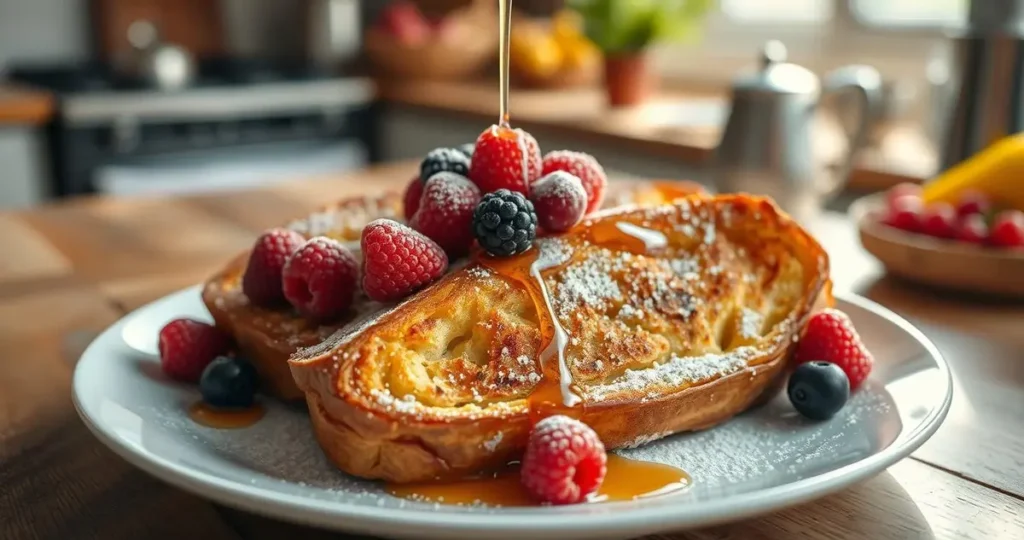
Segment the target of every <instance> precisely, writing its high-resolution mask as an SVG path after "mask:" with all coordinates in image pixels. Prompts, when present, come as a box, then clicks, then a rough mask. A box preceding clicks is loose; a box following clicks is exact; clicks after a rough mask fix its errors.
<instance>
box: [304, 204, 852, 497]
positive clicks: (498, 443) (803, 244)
mask: <svg viewBox="0 0 1024 540" xmlns="http://www.w3.org/2000/svg"><path fill="white" fill-rule="evenodd" d="M709 200H713V201H716V202H714V203H708V202H707V201H709ZM702 201H703V202H702ZM689 203H694V204H730V205H732V208H733V210H736V209H739V210H740V212H736V211H734V212H733V217H732V218H731V219H738V220H743V219H755V218H754V216H756V219H757V220H758V222H757V223H756V224H754V223H751V224H750V227H748V228H747V230H749V231H750V234H751V235H755V236H756V237H757V239H756V241H757V242H763V243H767V244H771V245H773V246H774V245H777V246H779V248H780V249H784V250H785V251H786V253H787V254H790V255H791V256H792V258H793V259H794V260H795V261H797V262H798V264H799V266H800V268H802V273H801V275H802V278H801V280H800V283H799V287H798V297H797V299H796V300H795V302H794V304H793V306H792V309H791V310H790V311H789V312H788V313H787V314H786V316H785V317H784V318H783V319H782V320H780V321H779V323H778V324H776V325H775V326H774V327H773V329H772V330H771V333H770V334H768V335H767V336H770V337H771V338H772V339H771V340H768V339H765V340H764V342H763V343H759V344H758V347H759V348H757V349H756V351H757V354H756V355H754V356H752V357H745V358H744V361H745V364H743V366H744V367H741V368H738V369H736V370H734V371H731V372H728V373H723V374H720V375H719V374H716V375H711V376H702V377H701V378H698V379H695V380H691V381H688V382H687V383H685V384H681V385H679V386H677V387H674V388H662V389H659V390H658V391H657V392H655V393H652V392H650V391H647V389H644V393H643V394H642V395H641V394H640V393H637V392H632V393H630V392H618V393H612V394H611V397H607V396H605V397H599V398H594V395H596V394H593V395H586V396H584V404H585V405H586V406H585V407H582V408H580V407H577V408H576V409H575V410H576V411H577V412H578V411H582V416H581V420H582V421H583V422H585V423H587V424H588V425H590V426H591V427H592V428H593V429H595V430H596V431H597V433H598V434H599V436H600V437H601V439H602V441H603V442H604V443H605V445H606V446H607V447H608V448H610V449H614V448H618V447H623V446H628V445H635V444H640V443H643V442H647V441H651V440H655V439H658V438H661V437H664V436H667V435H669V434H673V433H679V432H685V431H692V430H700V429H704V428H708V427H711V426H714V425H716V424H718V423H720V422H722V421H725V420H727V419H729V418H731V417H733V416H735V415H736V414H739V413H740V412H743V411H745V410H746V409H748V408H749V407H751V406H752V405H753V404H755V403H757V402H760V401H763V400H765V399H767V398H768V397H770V395H772V394H773V393H774V392H776V391H777V390H778V389H779V388H780V387H781V384H782V383H783V380H784V374H785V373H786V371H787V369H788V367H789V364H790V359H791V357H792V351H793V348H794V345H795V343H796V341H797V339H798V337H799V333H800V332H801V331H802V328H803V327H804V324H805V322H806V320H807V318H808V317H809V316H810V314H811V313H812V312H813V310H814V309H816V307H819V306H821V305H831V303H832V297H831V287H830V281H829V278H828V257H827V255H826V253H825V252H824V250H823V249H822V248H821V246H820V245H818V244H817V242H816V241H815V240H814V239H813V238H812V237H811V236H810V235H809V234H808V233H807V232H806V231H804V230H803V229H802V228H800V227H799V226H798V225H797V224H796V223H795V222H793V221H792V220H791V219H790V218H789V217H788V216H786V215H785V214H784V213H783V212H782V211H781V210H779V209H778V208H777V207H776V206H775V205H774V204H772V203H771V202H770V201H767V200H766V199H761V198H755V197H750V196H744V195H739V196H721V197H703V196H698V197H691V198H690V199H689V200H688V201H684V202H683V203H682V204H680V203H678V202H677V203H676V204H675V205H672V207H669V209H670V210H671V209H672V208H675V209H677V210H678V209H679V208H682V207H684V206H686V205H687V204H689ZM740 214H742V215H740ZM630 216H632V218H637V214H635V213H633V214H631V213H630V211H629V210H622V211H618V212H614V213H611V214H609V215H607V216H604V217H603V218H601V219H618V218H623V217H630ZM570 234H572V233H570ZM773 261H774V260H773ZM761 264H762V266H765V267H771V272H776V271H777V268H776V267H777V263H776V262H771V261H761ZM475 272H476V270H474V265H470V267H467V268H464V269H462V270H459V271H456V272H453V273H451V274H449V275H448V276H446V277H445V278H444V279H442V280H441V281H440V282H438V283H437V284H435V285H433V286H432V287H430V288H428V289H426V290H424V291H421V292H420V293H418V294H417V295H414V296H413V297H411V298H409V299H407V300H406V301H405V302H403V303H402V304H401V305H399V306H397V307H394V308H393V309H389V310H387V311H384V312H382V313H379V314H377V315H376V316H374V317H369V318H368V319H367V320H365V321H362V322H359V323H358V324H355V323H354V324H353V325H351V326H350V327H349V328H346V329H344V330H342V331H340V332H339V333H338V334H336V335H335V336H332V338H331V339H329V340H327V341H326V342H324V343H322V344H320V345H318V346H316V347H313V348H311V349H308V350H303V351H299V352H298V353H297V354H296V355H293V357H292V358H291V360H290V361H289V363H290V365H291V369H292V374H293V376H294V379H295V381H296V383H297V385H298V387H299V388H300V389H301V390H303V391H304V392H305V395H306V400H307V405H308V409H309V411H310V415H311V417H312V421H313V427H314V431H315V433H316V437H317V440H318V441H319V443H320V445H321V447H322V448H323V451H324V452H325V454H326V455H327V457H328V458H329V459H330V460H331V461H332V462H333V463H335V464H336V466H337V467H339V468H340V469H341V470H343V471H345V472H347V473H349V474H352V475H355V476H360V477H364V478H370V479H383V480H386V481H390V482H395V483H408V482H417V481H425V480H431V479H437V478H449V477H458V476H464V475H466V474H471V473H475V472H479V471H481V470H486V469H489V468H493V467H499V466H502V465H504V464H505V463H507V462H508V461H509V460H511V459H514V458H516V457H518V456H519V454H520V453H521V451H522V449H523V448H524V447H525V444H526V440H527V437H528V434H529V431H530V428H531V425H532V420H531V414H530V404H529V400H528V399H510V400H498V401H499V403H497V404H496V405H491V404H488V405H487V406H483V407H479V408H470V409H465V408H461V407H460V408H457V409H455V410H445V409H444V408H437V407H429V408H427V407H415V406H413V405H414V404H411V403H409V402H406V401H402V400H401V399H398V398H396V397H394V396H390V394H388V395H389V396H390V397H387V398H385V399H381V395H382V394H384V393H387V392H390V390H388V389H386V388H385V389H384V390H386V392H384V391H382V389H381V388H380V386H379V385H381V384H382V381H386V380H387V374H382V373H380V372H379V370H381V369H384V368H382V367H381V366H382V365H383V364H381V363H380V362H381V360H380V358H378V357H380V356H382V355H383V353H382V352H381V351H386V350H390V349H387V347H388V344H387V343H382V338H381V337H380V336H382V335H383V336H394V335H405V336H406V338H405V339H406V341H408V340H415V339H416V336H414V335H412V334H409V332H414V331H415V330H414V329H415V328H420V327H421V325H422V321H423V318H424V317H425V316H428V315H425V314H427V313H431V314H433V313H434V312H432V311H429V310H430V309H433V308H430V307H429V306H438V305H452V306H459V307H457V308H453V309H468V308H463V307H462V305H461V304H460V295H463V294H465V291H466V290H467V289H473V288H480V287H482V288H483V291H482V292H481V293H478V294H485V295H487V294H502V292H501V291H500V290H491V289H489V287H494V285H493V284H490V285H489V284H488V283H489V281H494V280H484V279H481V278H480V277H479V275H480V274H479V273H475ZM547 278H548V275H547V274H545V279H547ZM504 294H509V295H514V293H504ZM464 303H465V302H462V304H464ZM451 313H453V315H452V317H455V315H454V313H455V312H454V311H452V312H451ZM429 316H433V315H429ZM418 325H420V326H418ZM520 333H523V332H520ZM387 339H388V338H384V340H385V341H386V340H387ZM723 350H724V348H723ZM522 351H526V352H528V353H531V352H532V353H536V350H535V348H534V349H532V350H531V349H530V348H529V346H526V348H525V349H521V351H520V352H522ZM513 354H518V352H515V353H513ZM513 390H514V389H513ZM488 397H490V396H488ZM467 411H468V412H467Z"/></svg>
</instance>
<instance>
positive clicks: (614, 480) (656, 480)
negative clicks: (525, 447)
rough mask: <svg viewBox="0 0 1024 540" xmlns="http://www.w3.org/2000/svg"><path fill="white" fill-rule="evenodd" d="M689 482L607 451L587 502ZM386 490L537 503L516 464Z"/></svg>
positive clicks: (461, 500) (460, 501)
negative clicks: (481, 474)
mask: <svg viewBox="0 0 1024 540" xmlns="http://www.w3.org/2000/svg"><path fill="white" fill-rule="evenodd" d="M689 485H690V477H689V476H688V475H687V474H686V473H685V472H684V471H682V470H681V469H677V468H675V467H672V466H669V465H663V464H661V463H652V462H647V461H636V460H632V459H628V458H624V457H622V456H618V455H615V454H608V473H607V474H606V475H605V478H604V482H603V483H602V484H601V488H600V489H599V490H598V491H597V493H595V494H593V495H591V496H590V497H589V498H588V500H587V502H588V503H599V502H614V501H629V500H633V499H640V498H646V497H655V496H661V495H666V494H669V493H676V492H678V491H681V490H683V489H685V488H686V487H687V486H689ZM387 491H388V493H391V494H392V495H394V496H396V497H402V498H405V499H411V500H415V501H421V502H434V503H440V504H451V505H486V506H505V507H508V506H536V505H537V502H536V501H534V500H533V499H532V498H531V497H530V495H529V493H527V491H526V489H525V488H524V487H523V485H522V483H520V481H519V468H518V466H517V465H515V464H513V465H509V467H508V469H506V470H504V471H500V472H498V473H494V474H492V475H490V476H485V477H481V478H470V479H466V480H459V481H454V482H443V483H423V484H409V485H388V486H387Z"/></svg>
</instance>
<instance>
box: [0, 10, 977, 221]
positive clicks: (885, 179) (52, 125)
mask: <svg viewBox="0 0 1024 540" xmlns="http://www.w3.org/2000/svg"><path fill="white" fill-rule="evenodd" d="M639 3H640V4H643V3H644V2H643V1H640V2H639ZM690 3H691V4H693V5H694V6H695V7H694V8H693V9H692V13H689V14H688V15H685V17H689V18H683V19H677V20H673V21H670V22H671V23H672V27H673V29H674V30H676V31H675V32H673V33H672V35H671V36H669V35H665V36H653V37H654V38H658V39H654V40H652V41H651V42H649V43H648V42H643V43H641V44H640V45H639V46H638V47H633V48H634V49H636V48H639V49H640V52H642V53H643V54H640V55H634V56H640V57H642V59H643V61H642V62H640V63H639V64H637V62H636V61H633V62H632V63H628V64H627V67H628V69H626V68H623V63H622V62H619V63H613V62H611V61H609V59H612V57H615V58H616V59H620V58H619V57H621V56H624V55H623V54H620V53H621V51H620V50H617V49H614V47H615V46H616V44H615V40H616V39H618V37H617V36H615V35H606V36H604V38H605V39H606V42H602V41H601V38H596V39H591V38H590V37H588V36H586V35H584V34H583V30H582V28H583V27H584V26H586V23H587V21H585V20H581V18H580V16H579V14H577V13H574V12H572V11H567V10H566V6H565V5H564V3H563V2H559V1H554V0H547V1H538V0H535V1H526V0H516V1H515V2H514V6H515V7H516V8H517V9H518V13H517V21H516V24H515V25H514V29H515V30H516V32H515V35H514V39H513V49H514V50H513V57H514V58H513V71H514V78H515V90H514V93H513V97H512V105H511V106H512V115H513V123H519V124H521V125H524V127H528V128H529V129H531V131H533V132H534V134H535V135H536V136H537V137H538V139H540V141H541V144H542V146H544V147H545V148H548V149H552V148H556V147H573V148H578V149H582V150H585V151H589V152H591V153H594V154H595V155H600V156H601V160H602V162H603V163H605V164H606V166H607V167H609V168H611V169H615V170H617V171H621V172H623V173H626V174H633V175H643V176H655V177H663V178H695V179H698V180H700V179H701V178H702V174H703V172H702V165H703V163H704V162H705V161H706V159H707V156H708V154H709V152H710V151H711V149H712V148H713V147H714V145H715V143H716V141H717V137H718V135H719V132H720V128H721V126H722V125H723V122H724V119H725V117H726V115H727V113H728V103H729V100H728V90H729V88H730V85H731V84H732V81H733V80H734V79H735V78H736V77H737V75H738V74H739V73H740V72H742V71H744V70H749V69H752V68H755V67H756V66H757V65H758V61H759V60H758V59H759V56H760V55H761V54H762V48H763V47H764V45H765V44H766V43H767V42H769V41H771V40H779V41H780V42H781V43H782V44H784V47H785V51H786V55H787V58H788V60H789V61H792V62H794V63H798V64H801V65H803V66H805V67H807V68H810V69H811V70H813V71H814V72H815V73H817V74H825V73H827V72H828V71H829V70H831V69H833V68H835V67H838V66H843V65H847V64H867V65H870V66H873V67H874V68H876V69H877V70H878V71H879V72H880V73H881V74H882V76H883V79H884V86H883V101H882V104H881V106H879V107H878V108H877V110H875V111H872V129H871V130H870V134H869V137H868V138H867V140H866V141H865V145H864V147H863V148H862V149H860V151H859V152H858V157H857V166H856V167H854V170H853V171H852V172H851V178H850V181H851V183H850V186H851V187H850V189H851V190H854V191H858V190H859V191H864V190H875V189H881V188H883V187H885V186H888V185H891V184H893V183H895V182H898V181H900V180H901V179H904V178H918V179H919V178H922V177H927V176H928V175H930V174H932V173H933V172H934V171H935V170H936V168H937V167H938V160H939V157H938V150H937V149H938V147H939V145H940V141H941V139H942V136H943V133H944V125H945V122H946V121H947V119H948V112H949V109H950V103H951V101H950V100H951V99H952V93H951V85H950V81H951V80H952V77H951V76H950V69H949V67H950V59H951V50H952V47H951V45H950V43H951V41H950V35H951V34H950V32H953V31H955V30H956V29H957V28H958V27H959V26H960V25H961V24H962V23H963V21H964V20H965V18H966V16H967V10H968V3H967V2H966V0H719V1H718V2H710V1H709V2H690ZM495 4H496V2H495V1H494V0H489V1H488V0H475V1H474V0H464V1H459V0H419V1H417V2H401V1H389V0H366V1H358V0H303V1H297V0H220V1H216V0H209V1H207V0H0V164H2V166H0V167H2V171H3V174H2V175H0V208H14V207H26V206H32V205H36V204H39V203H41V202H45V201H47V200H51V199H54V198H62V197H72V196H80V195H86V194H90V193H105V194H114V195H122V196H152V195H159V194H164V193H172V192H173V193H180V192H194V191H202V190H223V189H233V188H238V187H249V186H253V185H260V184H266V183H276V182H287V181H289V180H294V179H301V178H306V177H309V176H314V175H322V174H337V173H343V172H346V171H353V170H356V169H360V168H363V167H365V166H367V165H369V164H372V163H376V162H382V161H391V160H397V159H407V158H412V157H416V156H421V155H423V154H424V153H425V152H426V151H428V150H429V149H431V148H433V147H436V146H438V145H448V144H451V145H454V144H460V143H463V142H468V141H471V140H472V139H473V138H475V136H476V135H477V134H478V133H479V132H480V131H481V130H482V129H483V128H484V127H485V126H486V125H488V124H490V123H492V122H493V121H494V117H495V115H496V114H497V113H496V110H497V97H496V96H497V86H496V80H495V75H496V62H495V60H496V54H497V34H496V20H495V17H494V15H493V10H494V9H495ZM605 4H607V6H611V7H610V8H609V9H620V10H621V9H623V8H622V5H626V4H629V3H628V2H626V3H623V2H618V3H616V2H605ZM705 4H706V5H705ZM629 13H631V12H629ZM627 15H628V13H627ZM588 16H589V17H592V18H593V17H598V15H594V14H590V15H588ZM680 17H684V16H683V15H680ZM590 22H591V23H593V22H594V20H591V21H590ZM597 22H601V21H597ZM662 37H663V38H664V39H660V38H662ZM670 38H671V39H670ZM612 69H614V72H613V71H612ZM629 69H632V70H633V71H629ZM624 70H625V71H624ZM623 73H625V75H623ZM630 73H632V75H631V74H630ZM843 106H844V105H843V103H841V102H839V103H833V104H830V107H832V109H829V110H834V111H842V110H843V109H842V107H843ZM824 116H826V119H825V120H824V121H823V123H824V125H825V127H824V128H823V129H824V131H823V133H825V135H822V136H821V137H820V139H821V141H822V144H824V145H825V146H829V145H832V146H837V145H838V146H841V144H842V143H843V141H842V140H841V139H842V138H841V137H838V136H834V135H835V133H836V131H837V130H834V129H833V130H831V131H830V130H829V129H828V125H830V123H836V122H838V123H842V121H843V115H842V114H835V115H831V116H832V119H831V120H828V115H824ZM830 133H831V134H832V135H829V134H830Z"/></svg>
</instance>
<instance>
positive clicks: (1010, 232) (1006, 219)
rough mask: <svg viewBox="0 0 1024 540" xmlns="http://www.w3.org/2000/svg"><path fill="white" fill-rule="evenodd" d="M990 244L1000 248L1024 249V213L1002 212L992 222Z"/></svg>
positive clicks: (1015, 211)
mask: <svg viewBox="0 0 1024 540" xmlns="http://www.w3.org/2000/svg"><path fill="white" fill-rule="evenodd" d="M989 242H990V243H992V245H995V246H999V247H1006V248H1021V247H1024V212H1021V211H1020V210H1004V211H1003V212H1000V213H999V215H997V216H996V219H995V221H993V222H992V231H991V233H989Z"/></svg>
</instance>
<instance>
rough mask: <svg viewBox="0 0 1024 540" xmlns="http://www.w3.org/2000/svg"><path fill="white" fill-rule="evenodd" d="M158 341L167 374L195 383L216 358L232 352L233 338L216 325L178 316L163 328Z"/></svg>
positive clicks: (163, 366) (162, 364) (161, 362)
mask: <svg viewBox="0 0 1024 540" xmlns="http://www.w3.org/2000/svg"><path fill="white" fill-rule="evenodd" d="M158 344H159V349H160V366H161V367H162V368H163V370H164V373H166V374H167V375H168V376H170V377H171V378H174V379H177V380H179V381H185V382H193V383H194V382H198V381H199V376H200V375H202V374H203V370H204V369H206V366H207V365H208V364H209V363H210V362H213V360H214V358H217V357H218V356H220V355H222V354H224V353H226V352H228V349H230V347H231V340H230V339H228V337H227V336H226V335H225V334H224V333H222V332H221V331H220V330H218V329H217V327H215V326H211V325H209V324H206V323H203V322H199V321H196V320H192V319H175V320H173V321H171V322H169V323H167V324H166V325H164V327H163V328H161V329H160V335H159V340H158Z"/></svg>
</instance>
